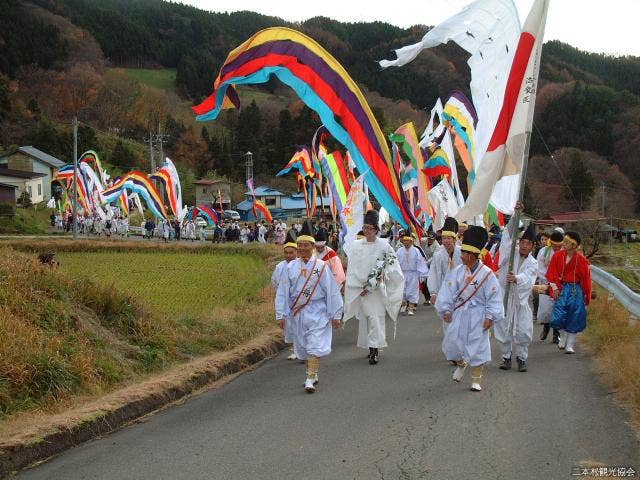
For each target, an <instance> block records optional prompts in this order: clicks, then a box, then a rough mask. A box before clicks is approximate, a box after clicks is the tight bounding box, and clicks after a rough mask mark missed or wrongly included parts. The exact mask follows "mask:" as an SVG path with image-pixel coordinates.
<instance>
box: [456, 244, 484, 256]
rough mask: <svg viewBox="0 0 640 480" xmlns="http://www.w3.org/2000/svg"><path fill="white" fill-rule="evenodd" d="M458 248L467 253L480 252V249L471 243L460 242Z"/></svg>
mask: <svg viewBox="0 0 640 480" xmlns="http://www.w3.org/2000/svg"><path fill="white" fill-rule="evenodd" d="M460 250H464V251H465V252H469V253H477V254H480V249H479V248H476V247H474V246H473V245H466V244H464V243H463V244H462V245H460Z"/></svg>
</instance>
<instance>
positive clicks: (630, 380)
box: [584, 287, 640, 428]
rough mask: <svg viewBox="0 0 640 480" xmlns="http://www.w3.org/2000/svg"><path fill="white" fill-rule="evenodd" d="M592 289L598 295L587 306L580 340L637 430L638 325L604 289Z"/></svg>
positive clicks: (639, 400)
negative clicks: (582, 338) (586, 322)
mask: <svg viewBox="0 0 640 480" xmlns="http://www.w3.org/2000/svg"><path fill="white" fill-rule="evenodd" d="M596 290H597V292H598V296H597V298H596V299H595V300H593V302H591V304H590V305H589V323H588V327H587V329H586V330H585V332H584V338H585V341H586V344H587V346H588V348H589V350H590V351H591V352H592V353H593V354H594V357H595V363H596V368H597V370H598V371H599V373H600V374H601V378H602V379H603V381H604V382H605V384H607V386H609V388H611V389H612V390H613V391H614V392H615V393H616V396H617V398H618V399H619V400H620V402H621V403H622V404H623V405H624V406H625V407H627V408H628V409H629V411H630V412H631V414H632V417H633V421H634V423H635V425H636V427H639V428H640V364H639V363H638V358H640V325H639V323H638V321H637V320H633V319H632V320H630V317H629V312H628V311H627V310H626V309H625V308H624V307H623V306H622V305H620V304H619V303H618V302H617V301H616V300H615V299H613V298H610V297H609V295H608V292H607V291H606V290H604V289H602V288H600V287H596Z"/></svg>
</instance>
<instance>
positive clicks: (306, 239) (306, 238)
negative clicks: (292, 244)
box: [296, 235, 316, 245]
mask: <svg viewBox="0 0 640 480" xmlns="http://www.w3.org/2000/svg"><path fill="white" fill-rule="evenodd" d="M296 242H297V243H300V242H310V243H313V244H314V245H315V244H316V239H315V238H313V237H312V236H311V235H300V236H299V237H298V239H297V240H296Z"/></svg>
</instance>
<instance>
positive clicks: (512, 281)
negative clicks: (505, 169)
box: [493, 204, 538, 372]
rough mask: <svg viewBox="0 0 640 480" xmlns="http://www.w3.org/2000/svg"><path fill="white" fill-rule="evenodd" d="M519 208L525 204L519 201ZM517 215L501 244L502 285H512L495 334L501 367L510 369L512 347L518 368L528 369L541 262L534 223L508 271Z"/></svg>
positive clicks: (528, 229) (504, 233)
mask: <svg viewBox="0 0 640 480" xmlns="http://www.w3.org/2000/svg"><path fill="white" fill-rule="evenodd" d="M516 208H522V207H521V206H520V204H518V206H517V207H516ZM515 217H516V216H515V215H513V216H512V217H511V220H509V223H508V224H507V226H506V227H505V229H504V232H503V233H502V240H501V243H500V265H499V272H500V274H499V275H500V276H499V280H500V286H501V287H502V289H503V290H504V291H506V290H507V284H509V297H508V300H507V301H508V303H507V311H506V312H505V321H504V322H499V323H497V324H496V325H494V327H493V333H494V335H495V337H496V340H497V341H498V342H499V343H500V348H501V351H502V363H500V369H501V370H510V369H511V354H512V350H515V353H516V362H517V364H518V371H519V372H526V371H527V357H528V356H529V345H530V344H531V340H532V338H533V312H532V311H531V307H530V306H529V297H530V296H531V294H532V291H533V286H534V285H535V283H536V278H537V276H538V262H537V260H536V259H535V258H533V255H532V252H533V249H534V248H535V241H536V234H535V231H534V227H533V222H532V223H530V224H529V227H528V228H527V229H526V230H525V231H524V233H523V234H522V235H521V236H520V239H519V241H518V247H517V251H516V254H515V256H514V258H513V268H512V269H511V270H509V256H510V254H511V238H512V237H511V231H512V230H511V228H513V220H514V219H515Z"/></svg>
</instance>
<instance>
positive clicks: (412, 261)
mask: <svg viewBox="0 0 640 480" xmlns="http://www.w3.org/2000/svg"><path fill="white" fill-rule="evenodd" d="M400 241H401V242H402V246H401V247H400V248H398V251H397V252H396V254H397V255H398V261H399V262H400V268H401V269H402V274H403V275H404V294H403V296H402V307H404V308H405V309H406V312H407V315H415V313H416V307H417V306H418V299H419V298H420V282H422V281H424V279H425V278H427V275H428V273H429V267H427V262H426V260H425V258H424V257H423V256H422V254H421V253H420V251H419V250H418V249H417V248H416V247H415V246H414V244H413V237H412V236H411V233H410V232H403V233H402V235H401V237H400ZM402 307H401V310H402V309H403V308H402Z"/></svg>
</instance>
